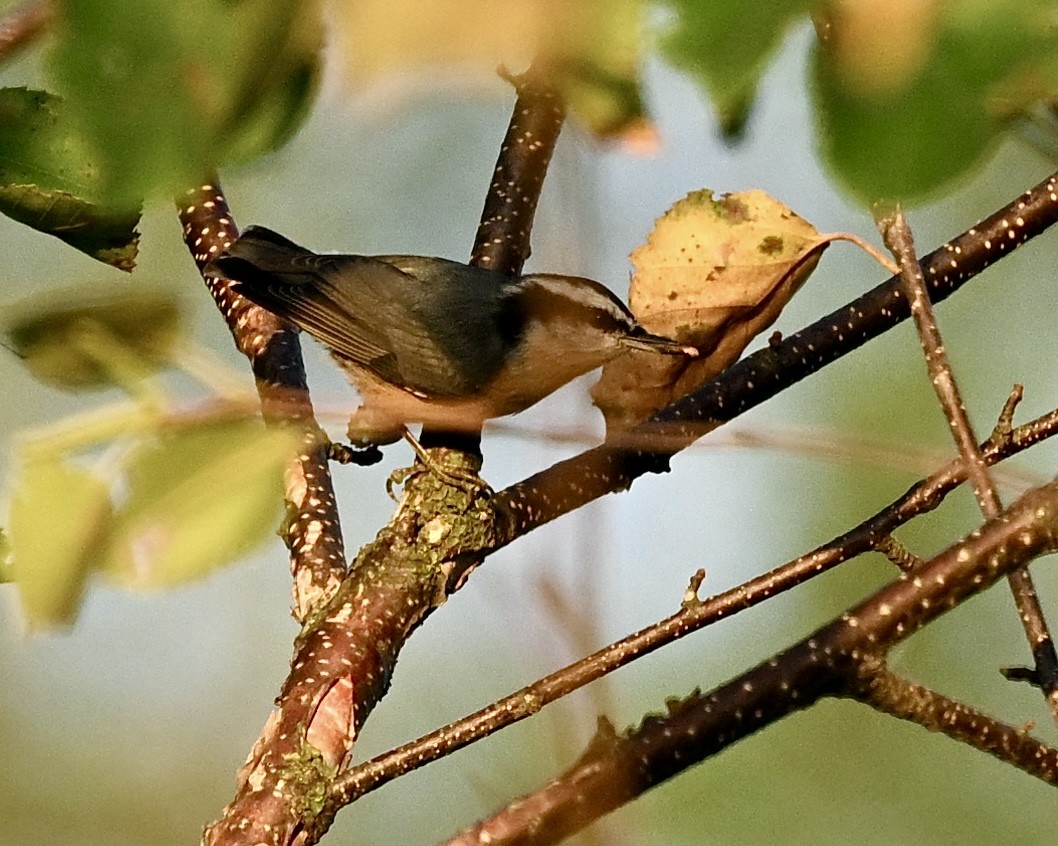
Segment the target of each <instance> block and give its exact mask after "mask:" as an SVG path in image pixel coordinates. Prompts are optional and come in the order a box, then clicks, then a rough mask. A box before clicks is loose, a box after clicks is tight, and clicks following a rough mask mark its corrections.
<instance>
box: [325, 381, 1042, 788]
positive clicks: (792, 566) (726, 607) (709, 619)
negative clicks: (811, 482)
mask: <svg viewBox="0 0 1058 846" xmlns="http://www.w3.org/2000/svg"><path fill="white" fill-rule="evenodd" d="M1014 397H1020V392H1017V391H1015V393H1014V394H1013V395H1012V398H1014ZM1012 413H1013V403H1011V402H1008V403H1007V405H1006V406H1005V407H1004V409H1003V413H1002V415H1001V417H1000V421H999V423H998V424H997V426H996V428H995V431H993V433H992V435H991V436H990V437H989V439H988V440H987V441H985V443H984V444H982V446H981V454H982V456H983V458H984V461H985V462H986V463H987V464H988V465H990V466H991V465H994V464H996V463H998V462H1000V461H1002V460H1004V459H1006V458H1009V457H1010V456H1011V455H1015V454H1017V453H1018V452H1021V451H1023V450H1025V449H1028V448H1030V447H1032V446H1034V445H1035V444H1037V443H1039V442H1040V441H1041V440H1043V439H1044V438H1048V437H1051V436H1053V435H1055V434H1058V409H1056V410H1054V411H1051V412H1049V413H1047V414H1045V415H1042V416H1041V417H1038V418H1036V419H1035V420H1032V421H1030V422H1028V423H1025V424H1023V425H1021V426H1019V427H1017V428H1016V429H1011V428H1010V427H1009V415H1010V414H1012ZM966 478H967V470H966V464H965V462H964V461H963V460H962V459H958V458H957V459H954V460H953V461H951V462H949V463H948V464H947V465H945V466H944V467H942V468H941V469H939V470H938V471H937V472H935V473H934V474H932V475H931V476H930V477H929V478H928V479H924V480H923V481H921V482H918V483H917V484H915V485H913V486H912V487H911V489H910V490H909V491H908V492H907V493H906V494H904V496H902V497H901V498H900V499H898V500H897V501H896V502H894V503H892V504H891V505H889V506H888V507H886V508H884V509H882V510H881V511H879V512H878V513H877V514H875V515H874V516H872V517H870V518H868V519H867V520H865V521H863V522H862V523H860V524H859V525H858V526H856V527H855V528H854V529H850V530H849V531H848V532H846V533H844V534H843V535H841V536H840V537H838V538H835V539H834V540H832V541H830V542H829V543H827V544H824V545H823V546H821V547H819V548H818V549H816V550H814V551H812V552H809V553H807V554H805V555H802V556H800V557H799V558H796V559H794V560H793V561H790V562H788V563H787V564H784V565H782V566H781V567H778V568H776V569H775V570H772V571H771V572H770V573H765V574H764V575H761V576H757V577H755V578H753V579H750V580H749V581H747V582H745V583H744V584H741V585H739V586H738V587H735V588H732V589H731V590H728V591H725V592H724V593H721V594H717V595H716V596H712V597H709V598H708V599H705V600H698V599H697V597H696V594H697V588H698V585H697V584H696V583H692V589H693V593H694V594H695V595H691V596H690V598H688V599H687V600H685V601H684V603H683V607H682V608H681V609H680V611H679V612H677V613H676V614H673V615H672V616H670V617H668V618H666V619H665V620H662V621H660V622H658V623H656V624H654V625H652V626H649V627H647V628H645V629H642V630H641V631H639V632H636V633H634V634H631V635H629V636H627V637H625V638H623V639H621V640H619V641H617V642H616V643H613V644H610V645H609V646H606V647H604V648H603V649H600V650H598V651H597V652H595V653H594V654H592V655H588V656H586V657H585V658H582V659H580V660H579V661H576V662H575V663H573V664H571V665H569V666H568V667H564V668H562V669H561V670H558V671H556V672H554V673H552V674H551V675H549V676H546V677H544V678H542V679H540V680H539V681H536V682H534V683H533V684H531V685H528V686H526V687H524V688H522V689H521V690H517V691H515V692H514V693H512V694H510V695H509V696H505V697H504V698H502V699H500V700H498V701H496V702H494V703H493V704H491V705H489V706H487V707H486V708H483V709H481V710H480V711H477V712H476V713H474V714H470V715H468V716H466V717H464V718H462V719H460V720H457V721H456V722H453V723H449V724H448V725H446V726H444V727H442V728H440V729H437V730H436V731H433V732H430V733H429V734H427V735H424V736H423V737H420V738H418V739H417V740H414V741H412V742H410V743H407V744H405V745H403V746H401V747H399V748H397V749H394V750H392V751H390V752H387V753H385V754H383V755H380V756H378V757H377V758H374V759H372V760H370V761H367V762H366V763H364V764H361V765H359V766H357V767H354V768H353V769H351V770H349V771H348V772H346V773H343V774H342V775H341V776H339V777H338V778H337V779H335V782H334V784H333V785H332V786H331V799H330V801H332V802H333V803H335V804H336V805H338V806H341V805H347V804H349V803H350V802H353V801H355V800H356V799H358V798H359V797H361V796H363V795H364V794H366V793H369V792H371V791H372V790H375V789H377V788H379V787H381V786H382V785H384V784H386V783H388V782H389V781H392V780H393V779H395V778H397V777H399V776H401V775H404V774H405V773H408V772H411V771H412V770H414V769H418V768H419V767H421V766H424V765H426V764H428V763H430V762H432V761H435V760H438V759H439V758H442V757H444V756H446V755H448V754H451V753H452V752H454V751H456V750H458V749H462V748H463V747H465V746H469V745H470V744H471V743H474V742H475V741H477V740H480V739H482V738H484V737H487V736H488V735H490V734H492V733H494V732H496V731H499V730H500V729H501V728H504V727H506V726H508V725H511V724H513V723H516V722H519V721H521V720H524V719H526V718H527V717H530V716H532V715H533V714H535V713H537V712H538V711H539V710H540V709H541V708H543V707H544V706H546V705H549V704H550V703H552V702H555V701H556V700H558V699H560V698H561V697H563V696H565V695H567V694H569V693H570V692H572V691H573V690H576V689H578V688H580V687H583V686H585V685H587V684H590V683H591V682H593V681H596V680H598V679H600V678H602V677H603V676H604V675H607V674H609V673H611V672H613V671H615V670H617V669H620V668H621V667H623V666H625V665H627V664H629V663H631V662H632V661H634V660H637V659H638V658H641V657H643V656H645V655H647V654H649V653H651V652H653V651H655V650H656V649H659V648H660V647H662V646H664V645H666V644H668V643H671V642H673V641H675V640H677V639H679V638H682V637H684V636H685V635H688V634H690V633H692V632H695V631H698V630H699V629H701V628H704V627H706V626H709V625H711V624H713V623H716V622H719V621H720V620H724V619H727V618H728V617H730V616H732V615H734V614H737V613H739V612H740V611H744V610H746V609H747V608H751V607H753V606H755V605H757V604H759V603H761V602H764V601H765V600H767V599H770V598H771V597H773V596H775V595H777V594H779V593H782V592H784V591H786V590H789V589H791V588H793V587H796V586H797V585H800V584H803V583H804V582H805V581H807V580H808V579H810V578H813V577H814V576H817V575H820V574H821V573H825V572H827V571H829V570H831V569H833V568H834V567H836V566H838V565H839V564H841V563H843V562H845V561H849V560H851V559H852V558H855V557H856V556H858V555H861V554H863V553H865V552H869V551H871V550H872V549H878V548H879V546H880V544H881V541H882V540H884V539H886V538H889V537H890V533H891V532H893V531H895V530H896V529H897V528H898V527H899V526H901V525H903V524H905V523H907V522H908V521H910V520H911V519H913V518H914V517H917V516H920V515H922V514H925V513H927V512H929V511H932V510H934V509H935V508H937V507H938V506H940V504H941V502H943V501H944V499H945V497H946V496H947V495H948V494H949V493H950V492H951V491H953V490H955V489H956V487H958V486H959V485H960V484H962V483H963V482H964V481H965V480H966ZM700 572H701V571H700ZM696 578H697V577H696Z"/></svg>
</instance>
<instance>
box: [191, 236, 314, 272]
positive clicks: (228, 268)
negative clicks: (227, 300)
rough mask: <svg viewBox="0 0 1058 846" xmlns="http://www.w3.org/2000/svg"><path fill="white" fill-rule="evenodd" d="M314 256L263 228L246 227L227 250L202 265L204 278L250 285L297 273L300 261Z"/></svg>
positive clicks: (309, 251) (310, 252)
mask: <svg viewBox="0 0 1058 846" xmlns="http://www.w3.org/2000/svg"><path fill="white" fill-rule="evenodd" d="M313 256H315V253H313V252H312V251H311V250H306V249H305V248H304V247H302V246H300V245H299V244H295V243H294V242H293V241H291V240H289V239H287V238H284V237H283V236H282V235H280V234H279V233H277V232H273V231H272V230H271V229H266V228H265V227H263V226H250V227H248V228H247V229H246V231H245V232H243V233H242V235H240V236H239V237H238V238H237V239H236V240H235V241H234V243H232V245H231V246H230V247H228V249H227V250H225V251H224V252H223V253H220V254H219V255H217V256H215V257H214V258H213V259H212V260H211V261H210V262H209V264H207V265H206V267H205V269H204V273H205V274H206V275H207V276H214V277H226V278H228V279H235V280H239V281H245V282H250V281H251V280H253V279H256V278H261V277H265V276H272V275H275V276H281V277H282V276H287V275H288V274H290V273H295V274H296V273H297V272H298V265H299V264H301V261H300V260H303V259H305V258H308V257H313Z"/></svg>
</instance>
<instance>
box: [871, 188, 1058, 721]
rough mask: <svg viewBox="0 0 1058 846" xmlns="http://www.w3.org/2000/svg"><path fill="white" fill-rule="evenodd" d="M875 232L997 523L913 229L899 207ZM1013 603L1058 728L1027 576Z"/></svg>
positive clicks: (1055, 677) (1050, 654)
mask: <svg viewBox="0 0 1058 846" xmlns="http://www.w3.org/2000/svg"><path fill="white" fill-rule="evenodd" d="M878 225H879V228H880V229H881V232H882V237H883V238H884V239H885V243H886V246H888V247H889V249H890V251H892V253H893V257H894V258H895V259H896V261H897V264H898V265H899V266H900V279H901V281H902V283H903V287H904V294H905V296H906V297H907V299H908V302H909V303H910V305H911V317H912V319H913V320H914V321H915V327H916V328H917V330H918V336H919V340H920V341H921V344H922V351H923V353H924V354H925V358H926V369H927V370H928V372H929V377H930V381H931V382H932V383H933V389H934V391H935V392H936V394H937V399H938V400H939V402H940V405H941V408H942V409H943V410H944V415H945V417H946V418H947V420H948V427H949V428H950V429H951V432H952V436H953V437H954V439H955V443H956V446H957V447H958V450H959V455H961V456H962V459H963V461H964V462H965V464H966V466H967V468H968V470H969V473H970V481H971V483H972V484H973V489H974V495H975V496H976V498H977V503H978V505H979V506H980V508H981V513H982V514H984V516H985V519H991V518H993V517H995V516H996V515H997V514H998V513H999V512H1000V510H1001V509H1002V507H1003V506H1002V503H1001V502H1000V499H999V494H998V493H997V492H996V488H995V485H993V484H992V479H991V477H990V476H989V475H988V470H987V468H986V466H985V462H984V460H983V458H982V457H981V452H980V450H979V449H978V447H977V438H976V436H975V435H974V432H973V426H972V425H971V423H970V418H969V415H968V414H967V413H966V405H965V404H964V403H963V400H962V396H961V395H960V392H959V386H958V384H957V383H956V381H955V374H954V372H953V371H952V367H951V362H950V361H949V360H948V354H947V351H946V350H945V348H944V341H943V340H942V338H941V334H940V327H939V326H938V325H937V319H936V316H935V315H934V313H933V306H932V305H931V304H930V301H929V295H928V293H927V292H926V283H925V279H924V278H923V276H922V268H921V266H920V265H919V262H918V257H917V256H916V255H915V244H914V239H913V237H912V234H911V229H910V227H908V225H907V220H906V219H905V217H904V213H903V211H902V210H901V209H900V208H899V207H898V208H896V209H895V210H893V211H892V212H891V213H889V214H886V215H884V216H883V217H881V218H880V219H879V224H878ZM1008 581H1009V582H1010V589H1011V592H1012V593H1013V594H1014V603H1015V605H1016V606H1017V609H1018V616H1019V617H1020V618H1021V622H1022V626H1023V627H1024V629H1025V634H1026V636H1027V637H1028V639H1029V648H1030V649H1031V650H1032V654H1033V658H1034V659H1035V660H1036V662H1037V663H1036V673H1037V678H1038V679H1039V680H1040V683H1041V687H1042V689H1043V692H1044V695H1045V696H1046V698H1047V702H1048V704H1049V705H1050V707H1051V713H1052V716H1053V717H1054V720H1055V722H1058V652H1056V651H1055V647H1054V640H1053V639H1052V637H1051V633H1050V631H1049V629H1048V628H1047V622H1046V620H1045V618H1044V616H1043V608H1042V606H1041V605H1040V601H1039V597H1038V595H1037V594H1036V587H1035V585H1034V584H1033V582H1032V576H1031V575H1030V574H1029V572H1028V570H1017V571H1015V572H1013V573H1011V574H1010V576H1009V577H1008Z"/></svg>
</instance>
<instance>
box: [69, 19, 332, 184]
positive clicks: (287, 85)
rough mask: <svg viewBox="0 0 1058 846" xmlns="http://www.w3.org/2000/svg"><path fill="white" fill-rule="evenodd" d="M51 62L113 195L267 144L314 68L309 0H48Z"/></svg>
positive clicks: (307, 86) (289, 127)
mask: <svg viewBox="0 0 1058 846" xmlns="http://www.w3.org/2000/svg"><path fill="white" fill-rule="evenodd" d="M56 6H57V12H58V16H57V20H56V23H55V26H54V31H55V47H54V51H53V54H52V62H51V69H52V72H53V75H54V78H55V81H56V85H57V87H58V88H59V90H60V91H61V93H63V94H64V95H65V96H66V97H67V101H68V102H69V104H70V109H71V110H75V113H76V118H77V120H78V122H79V124H80V126H81V127H82V129H83V130H84V132H85V134H86V135H87V136H88V138H89V139H90V143H91V149H92V150H93V152H94V154H95V155H97V156H99V157H100V159H101V160H102V162H103V169H102V180H103V184H104V186H105V188H106V195H107V196H108V197H110V198H113V199H116V200H118V201H120V202H128V201H130V200H137V199H139V198H141V197H144V196H152V195H156V194H158V193H163V194H165V195H172V194H174V193H176V192H177V191H179V190H182V189H186V188H187V187H189V186H191V185H197V184H199V182H200V181H201V180H202V178H203V176H204V175H205V174H207V173H209V172H211V171H212V169H213V168H215V167H216V166H217V165H218V164H220V163H222V162H226V161H231V160H235V159H246V158H249V157H252V156H255V155H259V154H260V153H262V152H265V151H267V150H270V149H273V148H274V147H276V146H278V145H279V144H281V143H283V142H284V141H285V140H287V139H288V138H289V137H290V136H291V135H292V134H293V132H294V131H295V130H296V129H297V127H298V126H299V125H300V123H301V121H302V119H303V117H304V115H305V113H306V111H307V108H308V105H309V103H310V100H311V96H312V94H313V92H314V90H315V86H316V81H317V78H318V75H319V48H320V45H321V39H322V23H321V19H320V13H319V9H318V3H317V2H314V0H239V2H231V0H180V2H176V3H174V2H171V0H136V2H134V3H130V2H127V0H59V2H57V3H56Z"/></svg>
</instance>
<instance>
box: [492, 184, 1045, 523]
mask: <svg viewBox="0 0 1058 846" xmlns="http://www.w3.org/2000/svg"><path fill="white" fill-rule="evenodd" d="M1056 221H1058V174H1055V175H1052V176H1051V177H1049V178H1048V179H1046V180H1045V181H1044V182H1041V183H1040V184H1039V185H1037V186H1036V187H1035V188H1032V189H1030V190H1028V191H1026V192H1025V193H1024V194H1022V195H1021V196H1020V197H1018V198H1017V199H1015V200H1014V201H1013V202H1011V203H1010V204H1008V205H1007V206H1004V207H1003V208H1001V209H1000V210H999V211H997V212H995V213H994V214H992V215H990V216H989V217H987V218H985V220H983V221H981V222H980V223H979V224H977V226H975V227H973V228H971V229H969V230H967V231H966V232H964V233H963V234H962V235H960V236H958V237H957V238H954V239H952V240H951V241H949V242H948V243H947V244H945V245H943V246H942V247H940V248H939V249H937V250H934V251H933V252H932V253H930V254H929V255H928V256H926V257H925V258H924V259H923V260H922V271H923V273H924V275H925V278H926V282H927V286H928V287H929V291H930V296H931V297H932V299H933V301H934V302H939V301H941V300H943V299H946V298H947V297H949V296H950V295H951V294H952V293H954V292H955V291H957V290H958V289H959V288H960V287H962V285H963V284H964V283H965V282H966V281H968V280H969V279H972V278H973V277H974V276H976V275H977V274H979V273H980V272H981V271H982V270H984V269H985V268H987V267H988V266H989V265H991V264H992V263H993V262H995V261H997V260H998V259H1000V258H1002V257H1003V256H1005V255H1007V254H1008V253H1010V252H1012V251H1013V250H1015V249H1016V248H1017V247H1018V246H1020V245H1021V244H1023V243H1024V242H1025V241H1027V240H1029V239H1030V238H1034V237H1035V236H1037V235H1039V234H1040V233H1041V232H1044V231H1045V230H1046V229H1047V228H1048V227H1050V226H1051V225H1052V224H1054V223H1055V222H1056ZM907 317H908V306H907V300H906V298H905V297H904V295H903V293H902V291H901V289H900V280H899V279H897V278H895V277H893V278H890V279H888V280H886V281H885V282H883V283H882V284H881V285H879V286H878V287H876V288H874V289H873V290H871V291H868V292H867V293H866V294H864V295H863V296H861V297H859V298H858V299H856V300H853V301H852V302H851V303H849V304H848V305H846V306H843V307H842V308H840V309H838V310H837V311H835V312H832V313H831V314H828V315H827V316H825V317H823V318H821V319H820V320H818V321H816V322H815V323H813V324H812V325H811V326H808V327H807V328H805V329H802V330H801V331H800V332H797V333H796V334H794V335H791V336H789V337H787V338H784V339H782V340H781V341H778V342H777V343H774V344H772V345H770V346H769V347H767V348H766V349H762V350H760V351H758V352H756V353H754V354H753V355H750V356H747V357H746V358H744V359H742V360H741V361H739V362H737V363H736V364H734V365H732V366H731V367H729V368H728V369H727V370H725V371H724V372H723V373H721V374H719V375H718V376H717V377H716V378H714V379H712V380H711V381H709V382H707V383H706V384H705V385H703V386H702V387H701V388H699V389H698V390H696V391H695V392H694V393H692V394H690V395H688V396H686V397H684V398H683V399H681V400H678V401H677V402H675V403H673V404H672V405H670V406H669V407H668V408H665V409H663V410H662V411H660V412H658V413H657V414H656V415H654V417H652V418H651V419H650V420H648V421H647V422H646V423H644V424H643V425H642V426H641V427H639V428H637V429H635V430H633V431H632V434H631V435H629V436H628V437H629V440H630V441H631V442H632V444H633V445H632V446H630V447H624V446H622V445H621V444H604V445H602V446H600V447H597V448H595V449H593V450H589V451H587V452H585V453H582V454H581V455H578V456H576V457H574V458H571V459H568V460H567V461H563V462H560V463H558V464H556V465H554V466H552V467H550V468H548V469H547V470H544V471H542V472H540V473H537V474H536V475H534V476H531V477H529V478H528V479H526V480H524V481H522V482H519V483H517V484H515V485H512V486H511V487H509V488H507V489H506V490H504V491H501V492H500V493H499V494H497V497H496V501H497V505H498V506H500V507H501V508H503V509H504V511H505V512H507V513H509V514H510V515H511V517H512V520H511V523H510V526H509V528H508V531H507V532H506V534H505V535H504V542H505V543H506V542H510V541H511V540H513V539H514V538H516V537H519V536H520V535H523V534H525V533H527V532H529V531H531V530H532V529H534V528H536V527H537V526H540V525H542V524H544V523H547V522H549V521H551V520H554V519H556V518H557V517H561V516H562V515H563V514H566V513H568V512H570V511H573V510H576V509H577V508H579V507H580V506H582V505H585V504H586V503H589V502H592V501H593V500H596V499H598V498H599V497H601V496H604V495H605V494H608V493H614V492H616V491H619V490H624V489H626V488H628V487H629V486H630V485H631V484H632V482H633V481H634V480H635V479H636V478H638V477H639V476H641V475H643V474H644V473H660V472H664V471H666V470H667V469H668V464H669V458H670V457H671V456H672V455H674V454H675V453H677V452H679V451H680V450H681V449H683V448H684V447H686V446H687V445H688V444H690V443H692V442H693V441H695V440H697V439H698V438H700V437H702V436H703V435H705V434H707V433H708V432H710V431H712V430H713V429H715V428H717V427H718V426H720V425H722V424H723V423H726V422H728V421H730V420H733V419H734V418H736V417H738V416H739V415H740V414H742V413H744V412H746V411H748V410H749V409H751V408H753V407H755V406H757V405H759V404H760V403H762V402H764V401H765V400H767V399H770V398H771V397H773V396H775V395H776V394H777V393H779V392H780V391H782V390H784V389H786V388H788V387H789V386H791V385H793V384H795V383H797V382H798V381H800V380H801V379H803V378H805V377H806V376H809V375H811V374H812V373H815V372H817V371H818V370H820V369H822V368H823V367H825V366H826V365H828V364H830V363H831V362H833V361H836V360H837V359H838V358H841V357H842V356H844V355H846V354H847V353H849V352H852V351H853V350H855V349H858V348H859V347H861V346H862V345H863V344H865V343H866V342H867V341H869V340H871V339H872V338H876V337H878V336H879V335H881V334H883V333H884V332H886V331H888V330H889V329H891V328H892V327H893V326H896V325H897V324H899V323H901V322H902V321H904V320H906V319H907ZM659 433H660V434H659ZM637 441H638V442H640V443H642V444H646V446H640V445H639V444H638V443H636V442H637Z"/></svg>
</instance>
